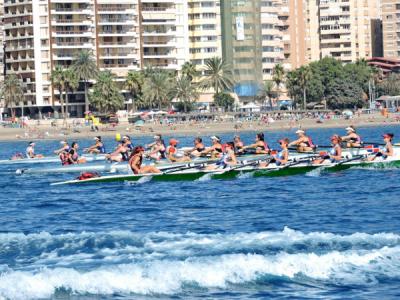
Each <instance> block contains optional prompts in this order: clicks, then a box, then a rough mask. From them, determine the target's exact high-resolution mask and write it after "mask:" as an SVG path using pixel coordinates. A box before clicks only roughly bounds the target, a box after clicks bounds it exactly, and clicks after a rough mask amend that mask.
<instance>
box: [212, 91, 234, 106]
mask: <svg viewBox="0 0 400 300" xmlns="http://www.w3.org/2000/svg"><path fill="white" fill-rule="evenodd" d="M234 103H235V99H234V98H233V97H232V96H231V95H230V94H228V93H218V94H214V104H215V105H216V106H218V107H221V108H224V109H225V110H230V109H232V107H233V104H234Z"/></svg>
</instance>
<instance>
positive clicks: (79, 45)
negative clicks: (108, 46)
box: [52, 42, 93, 49]
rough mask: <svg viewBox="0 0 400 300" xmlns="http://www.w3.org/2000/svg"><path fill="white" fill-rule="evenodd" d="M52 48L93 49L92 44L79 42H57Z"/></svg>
mask: <svg viewBox="0 0 400 300" xmlns="http://www.w3.org/2000/svg"><path fill="white" fill-rule="evenodd" d="M52 47H53V48H54V49H64V48H67V49H69V48H72V49H74V48H85V49H91V48H93V44H92V43H80V42H57V43H53V44H52Z"/></svg>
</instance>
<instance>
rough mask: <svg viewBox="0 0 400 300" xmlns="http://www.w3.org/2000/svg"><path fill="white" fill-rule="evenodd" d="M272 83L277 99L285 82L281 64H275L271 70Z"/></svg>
mask: <svg viewBox="0 0 400 300" xmlns="http://www.w3.org/2000/svg"><path fill="white" fill-rule="evenodd" d="M272 81H273V82H274V83H275V85H276V93H277V98H278V99H279V96H280V91H281V84H282V83H284V81H285V69H284V68H283V66H282V64H276V65H275V67H274V69H273V70H272Z"/></svg>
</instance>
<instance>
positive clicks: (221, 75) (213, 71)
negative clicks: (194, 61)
mask: <svg viewBox="0 0 400 300" xmlns="http://www.w3.org/2000/svg"><path fill="white" fill-rule="evenodd" d="M204 73H205V75H204V77H203V78H202V80H201V82H200V87H201V88H203V89H213V90H214V92H215V93H216V94H218V93H220V92H221V91H222V92H223V91H230V90H232V87H233V85H234V80H233V75H232V72H231V70H230V66H228V65H227V64H226V62H225V61H224V60H223V59H222V58H220V57H217V56H215V57H212V58H209V59H207V60H206V61H205V68H204Z"/></svg>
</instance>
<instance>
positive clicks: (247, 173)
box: [236, 172, 254, 179]
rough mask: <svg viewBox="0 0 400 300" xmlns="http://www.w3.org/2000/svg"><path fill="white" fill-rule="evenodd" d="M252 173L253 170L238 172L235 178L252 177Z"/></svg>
mask: <svg viewBox="0 0 400 300" xmlns="http://www.w3.org/2000/svg"><path fill="white" fill-rule="evenodd" d="M253 175H254V172H244V173H243V172H240V173H239V174H238V175H237V176H236V178H239V179H248V178H252V177H253Z"/></svg>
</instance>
